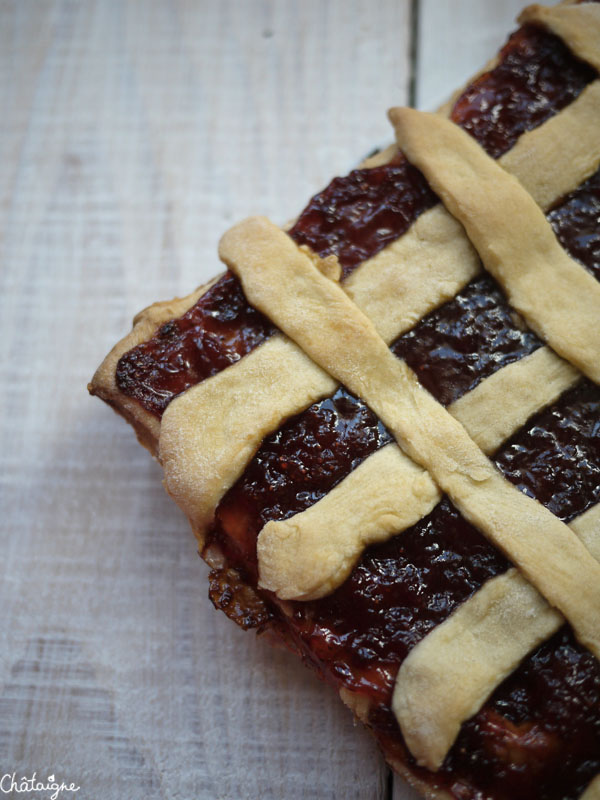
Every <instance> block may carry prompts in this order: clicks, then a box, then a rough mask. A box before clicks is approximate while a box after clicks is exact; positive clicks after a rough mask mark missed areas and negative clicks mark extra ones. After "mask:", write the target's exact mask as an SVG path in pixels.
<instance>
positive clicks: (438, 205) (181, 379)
mask: <svg viewBox="0 0 600 800" xmlns="http://www.w3.org/2000/svg"><path fill="white" fill-rule="evenodd" d="M520 22H521V27H520V28H519V29H518V30H517V31H516V32H515V33H514V34H513V35H512V36H510V38H509V39H508V41H507V43H506V45H505V46H504V48H503V49H502V50H501V52H500V53H499V54H498V56H497V57H496V58H495V59H494V61H493V62H491V63H490V65H489V66H488V68H487V69H486V71H484V72H483V73H481V74H479V75H478V76H477V77H476V78H474V79H473V81H472V82H471V83H470V84H469V85H468V86H467V87H466V88H465V89H463V90H462V91H461V92H459V93H458V94H457V95H456V96H455V98H454V99H453V101H452V102H451V103H449V104H448V105H447V106H446V107H444V108H443V109H441V110H440V111H439V112H438V113H437V114H435V115H431V114H423V113H420V112H415V111H413V110H411V109H392V111H391V112H390V120H391V122H392V124H393V126H394V129H395V132H396V138H397V144H396V145H395V146H393V147H390V148H388V149H387V150H386V151H383V152H381V153H379V154H377V155H375V156H374V157H372V158H370V159H368V160H367V161H366V162H365V163H364V164H363V165H361V167H360V168H359V169H356V170H354V171H353V172H351V173H350V174H349V175H347V176H345V177H341V178H335V179H334V180H333V181H332V182H331V183H330V184H329V185H328V186H327V187H326V188H325V189H324V190H323V191H322V192H320V193H319V194H317V195H316V196H315V197H313V198H312V200H311V201H310V202H309V203H308V205H307V206H306V208H305V209H304V210H303V211H302V212H301V214H300V215H299V216H298V217H297V219H296V221H295V222H294V223H293V225H291V227H289V228H288V229H287V231H282V230H281V229H279V228H277V227H276V226H275V225H273V224H272V223H270V222H269V221H268V220H266V219H263V218H260V217H255V218H251V219H248V220H245V221H244V222H242V223H239V224H238V225H236V226H234V228H232V229H231V230H230V231H228V232H227V233H226V234H225V235H224V236H223V239H222V241H221V245H220V256H221V259H222V260H223V262H224V263H225V265H226V267H227V271H226V272H225V273H224V274H222V275H221V276H219V277H217V278H215V280H213V281H212V282H211V283H210V284H208V285H207V286H203V287H201V288H199V289H197V290H196V291H195V292H193V293H192V294H190V295H189V296H187V297H185V298H182V299H176V300H173V301H168V302H161V303H156V304H154V305H153V306H151V307H150V308H148V309H146V310H144V311H143V312H141V313H140V314H138V316H137V317H136V318H135V320H134V327H133V330H132V331H131V333H129V334H128V335H127V336H126V337H125V338H124V339H122V340H121V341H120V342H119V343H118V344H117V345H116V346H115V347H114V348H113V350H112V351H111V352H110V354H109V355H108V356H107V357H106V359H105V360H104V362H103V363H102V365H101V366H100V367H99V369H98V371H97V372H96V374H95V376H94V378H93V380H92V382H91V384H90V387H89V388H90V391H91V393H92V394H95V395H97V396H99V397H101V398H102V399H103V400H105V401H106V402H107V403H109V404H110V405H111V406H112V407H113V408H114V409H115V410H116V411H117V412H118V413H119V414H121V415H122V416H123V417H124V418H125V419H126V420H127V421H128V422H130V423H131V424H132V425H133V427H134V428H135V431H136V434H137V436H138V438H139V440H140V442H141V443H142V444H143V445H144V446H145V447H147V448H148V449H149V450H150V452H151V453H152V454H153V455H154V456H155V457H156V458H158V460H159V461H160V462H161V464H162V465H163V468H164V470H165V485H166V488H167V490H168V492H169V493H170V494H171V495H172V496H173V498H174V499H175V500H176V502H177V503H178V504H179V505H180V507H181V508H182V509H183V510H184V512H185V513H186V514H187V516H188V518H189V520H190V523H191V525H192V528H193V530H194V532H195V534H196V536H197V537H198V540H199V543H200V553H201V555H202V557H203V558H204V559H205V560H206V561H207V562H208V564H209V565H210V567H211V573H210V588H209V595H210V598H211V600H212V602H213V603H214V605H215V606H216V607H217V608H219V609H221V610H222V611H223V612H224V613H225V614H226V615H227V616H228V617H230V618H231V619H232V620H234V621H235V622H236V623H237V624H238V625H240V626H241V627H243V628H245V629H249V628H254V629H255V630H257V631H259V632H270V634H271V635H272V636H274V637H275V638H277V639H278V640H280V641H282V642H283V643H285V645H287V647H289V648H290V649H291V650H292V651H293V652H295V653H297V654H298V656H299V657H300V658H301V659H302V660H303V661H304V662H305V663H306V664H308V665H310V666H311V667H312V668H313V669H314V670H315V671H316V672H317V674H318V675H319V676H320V677H321V678H322V679H324V680H325V681H327V682H328V683H330V684H331V685H332V686H334V687H335V688H336V689H337V690H338V691H339V693H340V696H341V697H342V699H343V701H344V702H345V703H346V704H347V705H348V706H350V708H351V709H352V710H353V711H354V713H355V715H356V716H357V717H358V718H359V719H360V720H361V721H362V722H363V723H364V724H365V725H366V726H367V727H368V728H369V729H370V731H371V732H372V733H373V735H374V736H375V738H376V740H377V742H378V744H379V745H380V747H381V750H382V752H383V754H384V756H385V758H386V759H387V761H388V762H389V763H390V764H391V765H392V766H393V768H394V769H396V770H397V771H398V772H399V773H400V774H401V775H403V776H404V777H405V778H406V779H407V780H408V781H409V782H410V783H411V784H413V785H414V786H415V787H417V789H418V790H419V791H421V792H422V793H423V795H424V796H426V797H430V798H454V799H455V800H467V799H472V800H475V799H476V798H477V799H481V800H483V799H484V798H490V800H531V799H532V798H539V800H575V798H579V797H584V798H585V800H592V799H593V798H599V797H600V777H599V776H600V661H599V658H600V564H599V563H598V562H599V561H600V414H599V411H600V389H599V387H598V383H599V381H600V334H599V333H598V328H599V326H598V324H597V323H598V321H599V318H600V315H599V312H600V169H599V167H600V135H599V133H598V132H599V131H600V78H599V76H598V71H599V70H600V4H597V3H591V2H585V3H578V4H572V3H565V4H562V5H559V6H555V7H551V8H546V7H542V6H531V7H529V8H527V9H526V10H525V11H524V12H523V14H522V15H521V17H520Z"/></svg>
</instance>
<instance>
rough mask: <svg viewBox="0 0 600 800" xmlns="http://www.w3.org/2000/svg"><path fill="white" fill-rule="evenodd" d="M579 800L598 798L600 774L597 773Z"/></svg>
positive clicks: (599, 797) (594, 799) (599, 794)
mask: <svg viewBox="0 0 600 800" xmlns="http://www.w3.org/2000/svg"><path fill="white" fill-rule="evenodd" d="M579 800H600V775H597V776H596V777H595V778H594V779H593V780H592V782H591V783H590V785H589V786H588V787H587V789H586V790H585V792H584V793H583V794H582V795H581V797H580V798H579Z"/></svg>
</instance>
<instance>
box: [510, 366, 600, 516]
mask: <svg viewBox="0 0 600 800" xmlns="http://www.w3.org/2000/svg"><path fill="white" fill-rule="evenodd" d="M495 461H496V464H497V465H498V467H499V468H500V470H501V471H502V472H503V473H504V475H506V477H507V478H508V479H509V481H512V483H514V484H515V485H516V486H518V487H519V489H521V491H523V492H525V493H526V494H529V495H530V496H531V497H535V498H536V499H537V500H539V501H540V502H541V503H543V504H544V505H545V506H546V507H547V508H549V509H550V511H552V513H553V514H555V515H556V516H557V517H560V518H561V519H563V520H565V521H569V520H571V519H573V518H574V517H576V516H579V514H583V512H584V511H585V510H586V509H588V508H589V507H590V506H592V505H594V504H595V503H598V502H600V390H599V389H598V387H597V386H595V385H594V384H592V383H590V382H589V381H584V382H583V383H582V384H580V385H579V386H578V387H577V388H575V389H573V390H572V391H570V392H567V393H566V394H565V395H563V397H562V398H561V399H560V400H559V401H558V402H557V403H555V404H554V405H553V406H551V407H550V408H548V409H546V410H545V411H542V412H541V413H540V414H537V415H536V416H535V417H533V418H532V419H531V420H529V423H528V424H527V426H526V427H525V428H523V429H522V430H520V431H519V432H518V433H517V434H515V436H513V437H512V438H511V439H510V441H509V442H507V443H506V444H505V445H504V446H503V447H502V450H501V451H500V453H499V454H498V455H497V456H496V458H495Z"/></svg>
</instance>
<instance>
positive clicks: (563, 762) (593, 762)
mask: <svg viewBox="0 0 600 800" xmlns="http://www.w3.org/2000/svg"><path fill="white" fill-rule="evenodd" d="M598 709H600V662H598V661H597V659H595V658H594V656H593V655H592V654H591V653H590V652H589V651H586V650H584V649H583V648H582V647H581V646H580V645H579V644H578V643H577V642H576V641H575V639H574V637H573V635H572V633H571V631H570V630H569V629H568V628H567V627H565V628H563V629H562V630H561V631H560V632H559V633H558V634H556V635H555V636H554V637H552V639H550V640H549V641H547V642H546V643H545V644H543V645H542V646H541V647H539V648H538V649H537V650H536V651H535V652H534V653H533V654H532V655H531V656H529V657H528V658H527V659H526V660H525V661H524V662H523V664H521V666H520V667H519V668H518V669H517V670H516V671H515V672H514V673H513V674H512V675H511V676H510V677H509V678H508V679H507V680H506V681H505V682H504V683H503V684H502V685H501V686H500V687H499V688H498V689H497V691H496V692H495V693H494V695H493V696H492V698H491V699H490V701H489V702H488V703H487V704H486V705H485V707H484V708H483V709H482V710H481V711H480V712H479V713H478V714H476V715H475V717H473V718H472V719H471V720H469V721H468V722H467V723H466V724H465V725H464V726H463V728H462V730H461V733H460V735H459V737H458V739H457V741H456V743H455V745H454V747H453V748H452V750H451V751H450V753H449V754H448V757H447V758H446V761H445V763H444V765H443V767H442V770H441V773H440V778H443V776H444V775H448V776H449V775H452V778H451V783H450V785H451V786H453V787H454V786H456V789H455V791H454V796H455V797H458V798H461V797H465V798H466V797H469V798H471V797H488V796H489V797H493V798H494V800H496V798H497V800H530V799H531V798H534V797H535V798H536V800H558V799H559V798H560V800H577V798H579V797H580V796H581V792H582V790H583V789H584V788H585V787H586V786H587V784H589V782H590V781H591V780H592V778H593V777H595V775H596V774H597V773H599V772H600V715H599V714H598ZM461 784H462V786H461ZM473 785H475V786H477V787H478V789H479V790H480V791H481V792H482V793H485V794H480V795H475V794H474V793H473V789H472V788H471V787H472V786H473ZM461 792H462V793H461ZM488 793H489V794H488Z"/></svg>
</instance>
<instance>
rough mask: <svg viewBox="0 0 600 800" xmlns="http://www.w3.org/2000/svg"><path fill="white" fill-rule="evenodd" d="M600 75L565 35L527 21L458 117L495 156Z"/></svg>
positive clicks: (466, 95) (471, 90)
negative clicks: (566, 41)
mask: <svg viewBox="0 0 600 800" xmlns="http://www.w3.org/2000/svg"><path fill="white" fill-rule="evenodd" d="M595 77H596V72H595V71H594V70H593V69H592V67H590V66H589V65H588V64H585V63H583V62H582V61H579V60H578V59H576V58H575V57H574V56H573V54H572V53H571V52H570V51H569V49H568V48H567V47H566V46H565V45H564V44H563V43H562V41H561V40H560V39H558V38H557V37H556V36H553V35H552V34H550V33H548V32H547V31H544V30H542V29H541V28H536V27H534V26H533V25H524V26H523V27H522V28H520V29H519V30H518V31H517V32H516V33H514V34H513V35H512V36H511V37H510V39H509V40H508V42H507V43H506V45H505V47H504V48H503V49H502V51H501V53H500V63H499V64H498V66H497V67H495V68H494V69H493V70H491V71H490V72H486V73H484V74H483V75H481V76H480V77H479V78H478V79H477V80H475V81H474V82H473V83H472V84H471V85H470V86H469V87H468V88H467V89H466V90H465V91H464V92H463V93H462V95H461V96H460V97H459V98H458V100H457V101H456V103H455V104H454V108H453V110H452V115H451V116H452V119H453V120H454V122H456V123H457V124H458V125H460V126H461V127H462V128H464V129H465V130H466V131H467V132H468V133H470V134H471V136H473V137H474V138H475V139H477V141H478V142H479V144H481V145H482V147H484V148H485V149H486V150H487V152H488V153H489V154H490V155H491V156H493V157H494V158H498V156H501V155H502V154H503V153H506V151H507V150H510V148H511V147H512V146H513V145H514V143H515V142H516V141H517V139H518V138H519V136H520V135H521V134H522V133H524V132H525V131H528V130H532V129H533V128H536V127H537V126H538V125H541V123H542V122H545V121H546V120H547V119H548V118H549V117H551V116H552V115H553V114H556V112H557V111H560V109H561V108H564V107H565V106H566V105H568V104H569V103H570V102H572V101H573V100H574V99H575V98H576V97H577V96H578V95H579V94H580V93H581V92H582V91H583V89H584V88H585V87H586V86H587V84H588V83H590V81H592V80H593V79H594V78H595Z"/></svg>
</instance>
